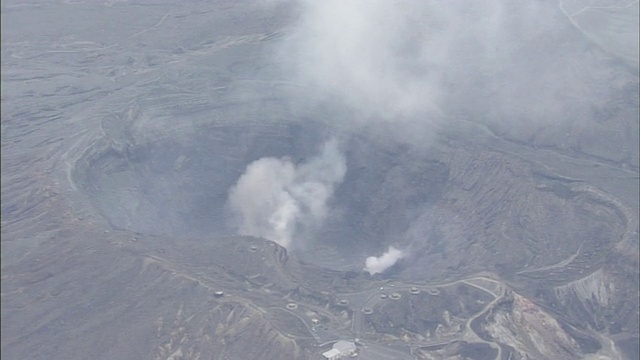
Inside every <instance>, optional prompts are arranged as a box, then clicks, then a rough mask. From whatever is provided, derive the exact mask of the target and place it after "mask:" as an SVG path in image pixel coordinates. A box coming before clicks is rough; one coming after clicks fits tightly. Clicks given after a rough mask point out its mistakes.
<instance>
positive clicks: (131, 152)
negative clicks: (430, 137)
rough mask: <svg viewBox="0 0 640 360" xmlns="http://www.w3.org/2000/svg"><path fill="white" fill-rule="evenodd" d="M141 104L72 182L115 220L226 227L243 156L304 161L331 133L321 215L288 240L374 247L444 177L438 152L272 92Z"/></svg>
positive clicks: (398, 228)
mask: <svg viewBox="0 0 640 360" xmlns="http://www.w3.org/2000/svg"><path fill="white" fill-rule="evenodd" d="M146 105H147V104H140V105H139V109H138V110H137V112H136V114H135V115H133V116H135V118H134V119H128V123H127V121H122V123H123V125H122V127H121V128H116V129H113V128H111V129H106V131H105V133H107V135H108V136H107V137H105V138H104V139H101V140H100V141H98V142H96V144H95V145H94V146H93V147H92V148H91V149H90V150H89V151H87V153H86V154H85V155H84V157H83V158H82V159H81V160H80V161H79V162H78V164H77V166H76V172H75V174H76V178H77V179H76V181H77V183H79V184H80V186H81V187H82V188H83V189H84V191H85V192H86V194H88V195H89V197H90V198H91V201H92V202H93V203H94V204H95V206H96V207H97V208H98V209H99V210H100V211H101V212H102V214H103V216H104V217H105V218H106V219H107V220H108V221H109V222H110V223H111V224H112V225H113V226H114V227H116V228H121V229H128V230H133V231H136V232H139V233H144V234H157V235H169V236H173V237H177V238H180V237H185V236H189V237H202V238H210V237H215V236H221V235H229V234H233V233H234V232H235V230H234V229H233V228H232V226H231V225H230V224H231V223H230V213H229V209H228V208H227V206H226V204H227V198H228V191H229V189H230V188H231V187H232V186H234V185H235V184H236V182H237V181H238V179H239V177H240V176H241V175H242V174H243V173H244V171H245V169H246V167H247V165H248V164H250V163H251V162H253V161H255V160H257V159H260V158H263V157H277V158H281V157H285V156H287V157H289V158H291V160H292V161H293V162H294V163H301V162H304V161H306V160H308V159H309V158H311V157H313V156H315V155H316V154H317V153H318V151H319V148H320V146H321V145H322V144H323V143H324V142H325V141H327V140H329V139H331V138H334V137H335V138H337V139H338V140H340V141H341V150H342V151H343V153H344V155H345V157H346V161H347V173H346V175H345V178H344V181H343V182H342V183H340V184H339V185H338V186H337V188H336V190H335V193H334V196H333V197H332V199H331V200H330V204H329V206H330V207H331V209H332V211H331V212H330V215H329V218H328V219H326V221H325V223H324V225H323V226H321V227H320V228H319V229H318V230H317V231H316V232H315V234H314V236H313V238H304V239H294V244H298V245H300V244H304V246H303V247H305V248H306V247H308V246H309V245H312V246H317V245H319V244H325V245H328V246H330V247H335V246H338V247H340V248H342V249H344V248H351V247H358V248H363V247H364V249H368V250H369V251H377V250H379V249H380V248H381V247H383V246H385V245H384V244H388V243H391V242H393V241H394V240H395V239H394V236H397V234H399V233H401V232H402V231H404V230H403V229H405V228H406V227H407V226H408V224H409V223H410V222H411V221H412V220H413V219H415V217H416V216H417V213H418V211H419V210H420V209H422V208H424V207H425V206H428V204H430V203H434V202H435V201H436V200H437V199H438V198H439V197H440V196H441V194H442V193H443V191H444V186H445V183H446V182H447V179H448V168H447V166H446V165H445V164H444V163H442V162H440V161H436V160H433V161H429V160H428V159H419V158H418V156H417V155H415V154H412V153H411V152H410V151H409V150H408V148H406V147H404V146H402V145H400V144H396V143H393V142H391V141H389V140H385V141H380V140H374V138H373V137H370V136H365V135H355V136H354V135H351V136H349V137H348V138H347V136H346V135H345V134H344V132H343V130H341V127H340V126H336V125H330V124H328V122H326V121H324V122H323V121H322V120H320V119H318V120H314V119H300V118H296V117H295V115H294V114H290V113H288V112H287V111H286V110H284V106H283V105H282V104H281V103H280V102H279V101H278V100H275V99H274V100H272V99H267V100H264V99H260V100H259V101H256V102H253V103H245V102H242V103H241V102H230V103H228V104H226V105H224V106H216V107H215V108H209V109H207V108H206V106H205V107H202V108H201V109H199V110H198V111H187V112H186V113H187V114H188V115H185V114H184V113H185V111H184V109H181V110H172V109H168V110H167V109H165V108H161V107H156V108H151V109H145V106H146ZM267 113H268V114H267ZM110 120H111V122H113V119H110ZM124 120H127V119H124ZM334 123H335V122H334ZM341 252H342V251H341Z"/></svg>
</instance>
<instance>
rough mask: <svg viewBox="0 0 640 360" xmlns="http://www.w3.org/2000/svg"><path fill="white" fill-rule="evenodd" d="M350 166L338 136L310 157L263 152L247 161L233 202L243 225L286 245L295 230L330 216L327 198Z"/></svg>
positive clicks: (306, 229) (233, 190)
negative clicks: (265, 154) (296, 161)
mask: <svg viewBox="0 0 640 360" xmlns="http://www.w3.org/2000/svg"><path fill="white" fill-rule="evenodd" d="M346 170H347V166H346V160H345V158H344V155H343V154H342V153H341V152H340V150H339V148H338V142H337V141H336V140H330V141H328V142H326V143H325V144H324V145H323V146H322V149H321V151H320V153H319V154H318V155H317V156H316V157H313V158H311V159H310V160H309V161H308V162H306V163H302V164H299V165H297V164H294V163H293V162H291V160H290V159H288V158H282V159H277V158H272V157H268V158H262V159H259V160H256V161H254V162H253V163H251V164H249V166H247V169H246V171H245V172H244V174H243V175H242V176H241V177H240V179H239V180H238V182H237V184H236V185H235V186H234V187H233V188H231V190H230V191H229V198H228V206H229V208H230V209H231V211H232V213H233V214H234V215H235V216H236V219H237V220H238V231H239V233H240V234H243V235H253V236H260V237H264V238H267V239H269V240H273V241H275V242H277V243H278V244H280V245H281V246H283V247H285V248H290V247H292V246H294V245H295V244H293V241H294V239H295V238H296V235H300V234H304V233H308V232H312V231H313V229H314V228H317V227H318V226H319V225H321V224H322V222H323V221H324V219H325V218H326V216H327V212H328V211H329V208H328V201H329V200H330V199H331V196H332V195H333V191H334V188H335V186H336V185H337V184H339V183H340V182H342V179H343V178H344V175H345V173H346Z"/></svg>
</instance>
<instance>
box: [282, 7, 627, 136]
mask: <svg viewBox="0 0 640 360" xmlns="http://www.w3.org/2000/svg"><path fill="white" fill-rule="evenodd" d="M293 2H294V3H295V4H297V6H298V7H297V9H299V10H300V11H299V16H298V17H297V18H296V21H295V23H294V24H293V26H292V27H291V28H290V29H289V30H288V32H287V34H286V36H285V37H284V38H283V40H282V44H281V48H280V51H279V52H277V56H276V61H277V62H278V63H279V64H280V65H281V67H282V69H283V72H282V74H283V75H282V76H283V77H285V78H289V79H290V80H292V81H294V82H296V83H298V84H301V85H304V86H305V91H304V99H318V98H319V99H322V101H326V102H328V103H330V104H334V103H337V104H339V105H340V106H346V107H347V108H350V109H352V110H353V111H354V113H355V116H353V119H354V122H353V123H349V124H346V127H347V128H348V127H350V126H351V127H353V128H357V126H360V125H362V124H366V126H372V127H374V126H378V127H377V128H378V129H383V131H385V132H386V133H385V134H389V135H395V136H397V138H399V139H401V140H403V141H407V139H406V138H408V137H416V138H417V140H418V141H419V142H421V143H428V142H429V140H430V138H431V137H432V136H433V133H434V132H436V131H437V130H438V129H441V128H442V127H447V128H452V127H454V126H456V124H460V123H459V122H458V121H459V120H460V119H461V118H464V119H471V120H472V121H474V122H481V121H482V122H485V123H488V124H490V125H491V126H492V127H494V128H496V129H500V131H501V132H508V133H509V134H515V135H516V136H525V135H524V134H532V136H533V135H534V134H536V133H538V132H540V131H541V130H543V129H544V130H545V131H549V130H548V129H547V128H549V127H553V129H554V131H556V130H557V131H558V133H562V131H565V133H566V129H571V128H572V127H578V126H582V123H584V122H585V121H593V122H594V123H596V124H597V121H599V119H600V118H601V114H600V113H599V111H601V110H598V109H604V102H605V99H606V98H607V97H608V96H609V95H608V94H613V93H615V92H616V91H619V90H620V89H622V87H623V86H625V85H622V84H623V82H621V83H620V85H617V84H615V83H614V82H613V81H612V80H611V79H612V77H613V76H614V75H612V74H611V72H610V69H609V68H607V66H609V65H607V64H606V63H605V62H603V61H602V60H601V58H599V57H598V56H599V55H597V54H595V53H594V52H592V51H589V50H587V48H588V46H587V45H586V44H587V41H588V40H586V39H582V38H581V37H580V35H579V34H578V32H576V30H575V29H574V28H573V25H572V23H571V22H570V21H569V20H568V19H566V18H564V17H563V16H561V15H560V14H562V12H561V10H560V9H559V8H558V4H557V3H554V2H540V1H525V2H523V1H518V2H513V1H507V0H489V1H482V2H478V1H473V0H460V1H435V0H322V1H317V0H296V1H293ZM629 11H631V10H629ZM559 15H560V16H559ZM634 19H635V20H634V21H635V22H634V23H635V24H637V15H635V18H634ZM596 20H597V19H596ZM612 22H613V21H612ZM598 24H599V22H598ZM594 26H595V25H594ZM630 28H632V27H630ZM614 30H615V29H611V31H614ZM631 32H632V34H628V35H625V39H627V38H629V39H633V40H634V41H635V43H637V25H636V29H635V30H633V31H631ZM633 34H635V35H634V36H635V37H634V36H632V35H633ZM610 37H611V38H613V37H614V36H613V35H611V36H610ZM581 41H582V43H581ZM635 43H634V44H635ZM633 46H634V47H637V45H633ZM625 81H626V80H625ZM636 86H637V85H636ZM591 109H595V110H591ZM590 119H591V120H590ZM356 125H357V126H356ZM560 127H563V128H560ZM387 129H391V130H392V131H387ZM545 134H546V133H545ZM595 135H596V134H594V136H595ZM539 136H541V137H544V136H546V135H544V134H542V135H539ZM540 141H546V140H545V139H542V140H540Z"/></svg>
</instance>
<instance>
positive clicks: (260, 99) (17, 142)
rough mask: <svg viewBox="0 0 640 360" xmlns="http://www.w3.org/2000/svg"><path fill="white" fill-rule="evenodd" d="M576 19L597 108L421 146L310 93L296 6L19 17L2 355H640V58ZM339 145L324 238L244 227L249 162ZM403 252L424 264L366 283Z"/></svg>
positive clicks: (6, 192) (8, 126) (5, 34)
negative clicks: (243, 230) (295, 55)
mask: <svg viewBox="0 0 640 360" xmlns="http://www.w3.org/2000/svg"><path fill="white" fill-rule="evenodd" d="M561 4H562V3H561ZM564 5H565V6H564V7H562V6H561V7H560V8H559V9H558V12H557V14H555V13H554V14H555V15H554V16H557V19H556V18H554V19H555V20H554V21H558V23H561V24H564V22H566V27H567V29H568V30H567V33H568V34H570V36H569V38H570V39H572V40H575V41H576V44H578V45H575V46H574V47H572V49H574V50H575V48H577V49H579V50H580V51H582V50H583V48H584V49H585V50H584V51H585V59H588V60H585V61H592V62H595V63H597V64H600V65H602V67H603V68H606V71H605V70H603V73H598V74H595V75H588V76H587V75H585V76H587V77H590V76H593V78H594V79H595V80H593V81H594V83H596V80H597V84H598V86H600V87H598V88H597V90H598V91H601V92H602V94H605V95H603V99H602V103H601V104H593V108H590V109H589V110H588V111H587V110H584V111H583V110H580V111H578V110H576V111H575V112H572V113H570V114H569V115H571V116H575V117H571V119H572V121H571V122H567V123H563V124H562V126H559V127H556V126H551V125H549V124H547V123H530V124H529V126H526V127H518V128H512V127H509V126H507V125H506V123H505V122H504V119H502V118H500V116H501V115H500V114H499V112H498V110H496V109H495V108H493V107H492V106H489V105H486V104H483V99H482V98H481V97H479V98H478V99H476V100H474V102H465V106H467V107H468V108H465V106H460V107H459V108H456V109H457V110H455V111H453V110H452V111H450V112H449V113H447V114H446V116H445V118H446V119H445V120H446V121H444V124H446V125H443V124H439V125H438V126H435V130H434V131H435V132H437V136H436V135H433V136H432V137H430V138H429V140H428V144H423V145H424V146H420V145H418V146H417V145H416V143H415V139H414V140H407V141H404V140H403V139H401V138H398V137H393V136H388V133H389V129H388V128H384V127H375V126H371V127H369V126H364V125H362V126H351V125H349V124H351V123H350V122H349V121H351V120H350V119H351V118H352V117H353V116H354V111H353V109H350V108H348V107H347V106H343V105H344V104H342V105H336V104H332V105H333V106H327V104H326V103H322V101H319V103H317V104H315V105H309V103H310V102H301V101H300V98H306V96H305V94H308V93H310V92H311V90H310V89H308V88H305V87H303V86H301V85H299V84H295V83H292V82H291V81H288V79H286V78H284V77H282V76H281V75H280V74H279V73H278V72H277V71H275V70H274V68H273V66H272V64H271V61H272V57H271V55H273V53H274V52H276V51H277V44H279V42H280V41H281V40H282V38H284V37H286V36H287V34H288V32H290V31H291V26H293V25H292V24H293V21H292V19H293V18H295V16H296V14H297V11H299V9H298V8H296V7H295V6H290V4H289V5H288V3H285V2H282V3H275V4H264V3H255V2H229V3H226V2H223V1H220V2H204V3H202V4H198V5H197V6H196V5H192V4H191V5H176V4H174V3H173V2H163V1H157V2H154V3H153V4H151V3H145V2H139V3H136V2H135V1H134V2H118V1H114V2H105V3H94V2H87V3H74V2H57V1H50V2H32V3H30V2H28V1H21V2H18V1H6V2H3V4H2V133H1V134H2V151H1V156H2V158H1V160H2V199H1V206H2V251H1V255H2V282H1V287H2V289H1V296H2V298H1V300H2V305H1V306H2V322H1V326H2V332H1V333H2V355H3V356H4V357H6V358H8V359H14V358H15V359H62V358H65V359H69V358H78V359H89V358H90V359H102V358H112V359H171V360H178V359H321V358H322V356H321V354H322V353H323V352H324V351H326V350H328V349H329V348H330V344H331V343H332V342H334V341H336V340H340V339H347V340H350V341H355V342H356V345H357V346H358V353H359V356H360V357H361V358H366V359H581V358H587V359H589V358H592V359H633V358H637V357H638V354H639V352H640V350H639V349H638V342H639V335H638V334H639V331H640V330H639V321H640V320H639V316H640V315H639V312H638V306H639V299H638V296H639V295H638V294H639V288H638V284H639V282H640V279H639V272H638V268H639V261H638V251H639V247H638V213H639V209H638V207H639V204H638V202H639V195H638V194H639V183H638V158H639V155H638V153H639V150H638V131H639V130H638V116H639V112H638V73H637V68H633V66H631V65H629V57H633V56H634V53H633V51H623V52H622V55H620V56H622V60H620V62H619V63H618V62H617V61H618V60H615V59H616V58H615V56H614V55H616V54H618V53H620V52H619V51H613V50H610V49H608V48H607V46H606V41H604V40H603V39H606V36H605V35H606V34H605V35H602V33H598V34H600V35H599V36H597V37H595V39H596V40H594V41H595V43H593V42H589V41H587V40H585V39H584V38H583V36H582V35H583V34H582V33H580V32H578V31H577V30H575V27H573V26H572V24H571V21H567V19H565V18H564V17H563V16H564V15H563V11H568V12H571V11H573V12H572V14H573V13H575V12H576V11H579V10H576V9H573V8H572V7H571V6H574V7H575V6H577V5H575V4H564ZM570 7H571V8H570ZM636 7H637V3H636ZM561 10H562V11H561ZM610 11H614V10H610ZM614 12H615V11H614ZM616 14H617V13H616ZM583 15H585V14H583ZM616 16H617V15H616ZM570 18H571V19H573V21H584V18H583V17H581V16H579V14H578V15H572V16H570ZM622 19H623V20H624V19H626V18H624V17H623V18H622ZM623 20H620V21H621V22H624V21H627V20H624V21H623ZM33 23H38V24H39V26H37V27H34V26H31V25H30V24H33ZM107 25H108V26H107ZM105 28H109V29H113V31H104V29H105ZM587 30H588V31H596V30H594V29H592V28H589V29H586V30H585V31H587ZM529 40H531V41H533V42H535V40H536V39H535V38H534V39H529ZM540 41H541V40H540ZM562 49H564V47H562V46H560V45H558V48H553V51H556V52H561V51H564V50H562ZM574 50H572V51H574ZM553 51H551V50H550V52H552V53H553ZM575 51H578V50H575ZM611 54H614V55H611ZM616 56H617V55H616ZM635 56H637V54H636V55H635ZM543 75H544V74H543ZM589 79H591V78H589ZM472 80H473V79H469V82H470V83H472V82H473V81H472ZM476 80H477V79H476ZM589 81H591V80H589ZM603 84H604V85H603ZM463 85H464V86H463ZM467 85H468V84H460V86H453V87H452V88H451V89H450V90H451V91H452V94H453V95H452V96H453V97H454V98H455V99H458V100H459V99H467V97H468V96H469V94H467V92H466V91H467V90H464V89H467V88H468V87H466V86H467ZM534 85H535V84H534ZM292 94H295V95H292ZM482 94H483V96H485V95H486V96H487V98H489V96H490V95H489V92H487V93H482ZM305 101H308V99H306V100H305ZM301 104H302V105H301ZM470 109H475V110H477V111H470ZM594 109H595V110H594ZM576 114H578V115H579V114H582V115H584V116H583V117H580V118H578V117H577V116H578V115H576ZM331 138H336V139H338V141H340V144H341V150H342V151H343V153H344V156H345V158H346V167H347V170H346V173H345V176H344V179H343V181H342V182H341V183H340V184H339V185H338V186H337V187H336V189H335V193H334V194H333V197H332V199H331V204H330V205H331V209H332V211H331V212H330V214H328V215H327V217H326V220H325V222H324V223H323V224H322V226H320V227H318V228H317V229H314V236H312V237H311V236H310V237H303V236H301V237H300V239H298V240H296V243H295V244H296V246H294V247H292V248H290V249H285V248H284V247H282V246H280V245H278V244H276V243H275V242H273V241H269V240H267V239H264V238H259V237H253V236H241V235H238V234H237V231H235V229H234V227H233V226H232V224H231V223H230V222H229V218H230V214H229V208H228V205H227V201H228V193H229V189H230V188H231V187H233V186H234V184H236V182H237V181H238V178H239V177H240V176H241V175H242V174H243V173H244V172H245V169H246V168H247V166H248V165H249V164H250V163H252V162H253V161H255V160H258V159H260V158H263V157H276V158H282V157H288V158H290V159H291V161H292V162H294V163H302V162H304V161H306V160H307V159H309V158H311V157H313V156H314V155H315V154H316V153H317V152H318V149H319V148H320V147H321V145H322V144H323V143H324V142H325V141H327V140H328V139H331ZM425 139H427V138H426V137H425ZM425 142H427V140H425ZM389 245H396V246H399V247H401V248H402V249H409V250H410V251H408V254H407V255H406V256H404V257H403V258H402V259H400V261H399V262H398V263H397V264H396V265H394V266H393V267H391V268H390V269H389V270H388V271H387V272H385V273H382V274H375V275H369V274H367V273H366V272H364V271H362V269H363V266H364V263H365V259H366V258H367V257H368V256H370V255H372V254H379V253H382V252H383V251H385V249H386V248H387V246H389Z"/></svg>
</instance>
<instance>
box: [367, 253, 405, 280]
mask: <svg viewBox="0 0 640 360" xmlns="http://www.w3.org/2000/svg"><path fill="white" fill-rule="evenodd" d="M404 256H405V253H404V252H403V251H401V250H399V249H397V248H395V247H393V246H389V248H388V249H387V251H385V253H384V254H382V255H380V256H378V257H375V256H370V257H368V258H367V260H366V261H365V265H364V271H366V272H368V273H369V274H371V275H375V274H380V273H383V272H385V271H386V270H387V269H389V268H390V267H392V266H393V265H395V264H396V263H397V262H398V260H400V259H402V258H403V257H404Z"/></svg>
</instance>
